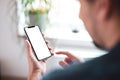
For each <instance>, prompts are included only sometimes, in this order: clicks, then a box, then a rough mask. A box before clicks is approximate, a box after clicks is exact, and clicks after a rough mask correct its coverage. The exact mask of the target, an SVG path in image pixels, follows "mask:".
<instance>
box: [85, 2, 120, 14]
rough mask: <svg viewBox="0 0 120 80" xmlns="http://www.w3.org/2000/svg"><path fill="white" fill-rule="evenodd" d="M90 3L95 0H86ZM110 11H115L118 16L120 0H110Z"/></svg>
mask: <svg viewBox="0 0 120 80" xmlns="http://www.w3.org/2000/svg"><path fill="white" fill-rule="evenodd" d="M87 1H88V2H90V3H93V2H95V0H87ZM110 12H111V13H112V12H115V13H117V14H118V15H119V16H120V0H110Z"/></svg>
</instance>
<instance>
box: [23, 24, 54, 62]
mask: <svg viewBox="0 0 120 80" xmlns="http://www.w3.org/2000/svg"><path fill="white" fill-rule="evenodd" d="M33 27H36V26H27V27H24V32H25V34H26V36H27V38H28V41H29V42H30V45H31V48H32V50H33V52H34V53H35V54H34V55H35V57H36V58H37V60H38V61H42V60H46V59H48V58H50V57H52V56H53V55H52V53H51V51H50V50H49V47H48V45H47V44H46V46H47V48H48V50H49V52H50V54H51V55H50V56H48V57H46V58H43V59H40V60H39V58H38V57H37V54H36V52H35V50H34V48H33V45H32V43H31V41H30V38H29V36H28V34H27V32H26V30H25V28H33ZM38 28H39V26H38ZM39 31H40V34H41V35H42V32H41V29H40V28H39ZM43 39H44V41H45V38H44V37H43Z"/></svg>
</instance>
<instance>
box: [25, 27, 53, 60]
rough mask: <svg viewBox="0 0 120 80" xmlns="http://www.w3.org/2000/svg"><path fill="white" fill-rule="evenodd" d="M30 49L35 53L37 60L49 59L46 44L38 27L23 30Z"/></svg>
mask: <svg viewBox="0 0 120 80" xmlns="http://www.w3.org/2000/svg"><path fill="white" fill-rule="evenodd" d="M25 29H26V32H27V35H28V37H29V40H30V42H31V43H32V47H33V49H34V51H35V53H36V56H37V58H38V59H39V60H41V59H44V58H46V57H49V56H50V55H51V54H50V51H49V49H48V47H47V45H46V42H45V41H44V39H43V36H42V34H41V32H40V30H39V28H38V26H35V27H32V28H25Z"/></svg>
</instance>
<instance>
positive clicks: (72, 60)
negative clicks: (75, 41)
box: [56, 51, 84, 68]
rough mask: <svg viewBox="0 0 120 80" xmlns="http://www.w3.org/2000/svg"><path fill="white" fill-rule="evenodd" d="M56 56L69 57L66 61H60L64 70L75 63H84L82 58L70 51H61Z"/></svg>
mask: <svg viewBox="0 0 120 80" xmlns="http://www.w3.org/2000/svg"><path fill="white" fill-rule="evenodd" d="M56 54H57V55H65V56H67V57H66V58H65V59H64V60H61V61H59V65H61V66H62V67H63V68H65V67H67V66H70V65H71V64H73V63H75V62H80V63H82V62H84V60H83V59H82V58H78V57H76V56H74V55H73V54H72V53H70V52H68V51H59V52H56Z"/></svg>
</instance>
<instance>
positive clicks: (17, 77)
mask: <svg viewBox="0 0 120 80" xmlns="http://www.w3.org/2000/svg"><path fill="white" fill-rule="evenodd" d="M79 10H80V4H79V2H78V1H77V0H0V28H1V29H0V64H1V67H0V68H1V70H0V73H1V76H2V80H27V75H28V62H27V57H26V50H25V40H26V37H25V34H24V31H23V28H24V27H25V26H29V25H38V26H39V27H40V28H41V30H42V32H43V33H44V34H45V38H46V39H47V40H48V42H49V46H50V47H52V48H53V52H56V51H60V50H64V51H69V52H71V53H73V54H74V55H76V56H78V57H81V58H84V59H85V60H86V61H87V60H90V59H93V58H95V57H98V56H101V55H103V54H105V53H106V52H105V51H102V50H99V49H97V48H96V47H95V46H94V45H93V43H92V39H91V37H90V36H89V34H88V33H87V31H86V30H85V28H84V24H83V22H82V21H81V19H79ZM64 57H65V56H57V55H55V56H53V57H51V58H50V59H49V60H48V61H47V71H48V72H49V71H51V70H53V69H56V68H61V67H60V66H59V65H58V61H59V60H61V59H63V58H64Z"/></svg>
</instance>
